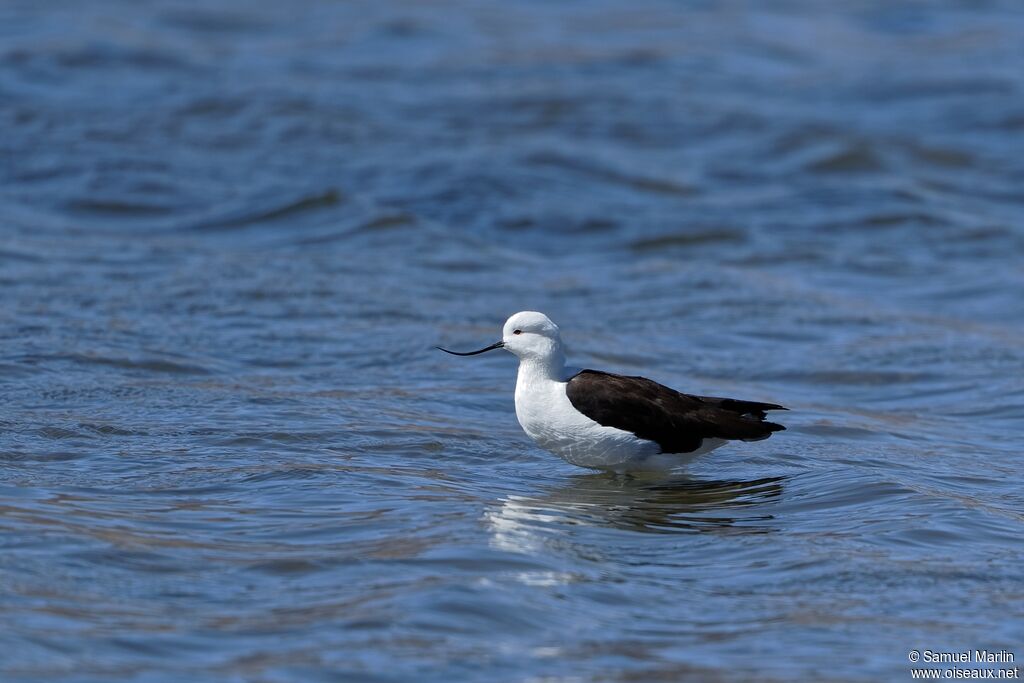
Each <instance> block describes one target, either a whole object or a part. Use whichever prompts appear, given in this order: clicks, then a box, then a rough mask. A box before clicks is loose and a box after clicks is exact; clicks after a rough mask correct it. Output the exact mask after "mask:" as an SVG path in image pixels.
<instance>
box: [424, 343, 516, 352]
mask: <svg viewBox="0 0 1024 683" xmlns="http://www.w3.org/2000/svg"><path fill="white" fill-rule="evenodd" d="M504 345H505V342H503V341H500V342H496V343H494V344H491V345H490V346H485V347H484V348H482V349H480V350H479V351H466V352H465V353H460V352H458V351H449V350H448V349H442V348H441V347H440V346H435V347H434V348H435V349H439V350H441V351H444V352H445V353H450V354H452V355H453V356H475V355H476V354H478V353H485V352H487V351H493V350H494V349H500V348H501V347H503V346H504Z"/></svg>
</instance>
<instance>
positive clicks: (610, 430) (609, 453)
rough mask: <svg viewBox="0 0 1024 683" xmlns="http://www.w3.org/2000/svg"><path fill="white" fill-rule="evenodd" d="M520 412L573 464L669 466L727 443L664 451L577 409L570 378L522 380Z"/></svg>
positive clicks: (522, 420) (540, 439) (528, 428)
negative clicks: (568, 383)
mask: <svg viewBox="0 0 1024 683" xmlns="http://www.w3.org/2000/svg"><path fill="white" fill-rule="evenodd" d="M516 417H517V418H518V419H519V424H520V425H522V427H523V431H525V432H526V433H527V435H528V436H529V437H530V438H532V439H533V440H534V441H535V442H537V445H538V446H540V447H541V448H544V449H546V450H549V451H551V452H552V453H554V454H555V455H557V456H559V457H561V458H563V459H564V460H566V461H567V462H569V463H572V464H573V465H578V466H580V467H590V468H594V469H601V470H613V471H619V472H624V471H641V470H668V469H672V468H673V467H679V466H680V465H683V464H685V463H686V462H687V461H688V460H689V459H691V458H692V457H694V456H697V455H700V454H701V453H706V452H707V451H709V450H711V449H712V448H715V447H717V446H720V445H721V443H715V444H711V443H705V444H704V446H702V447H701V448H700V449H698V450H697V451H694V452H693V453H684V454H662V453H661V448H660V447H659V446H658V444H657V443H655V442H653V441H648V440H647V439H641V438H639V437H637V436H636V435H635V434H633V433H632V432H627V431H624V430H622V429H616V428H615V427H605V426H604V425H601V424H599V423H597V422H595V421H594V420H591V419H590V418H589V417H587V416H586V415H584V414H583V413H581V412H579V411H578V410H576V409H575V408H574V407H573V405H572V403H571V402H570V401H569V397H568V396H566V393H565V382H556V381H550V380H549V381H545V382H538V383H533V382H530V383H524V382H521V381H520V382H517V384H516ZM708 441H711V440H710V439H709V440H708ZM715 441H718V440H717V439H716V440H715ZM722 443H724V442H722Z"/></svg>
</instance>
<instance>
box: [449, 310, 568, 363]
mask: <svg viewBox="0 0 1024 683" xmlns="http://www.w3.org/2000/svg"><path fill="white" fill-rule="evenodd" d="M437 348H439V349H441V347H440V346H438V347H437ZM494 349H505V350H506V351H509V352H511V353H513V354H515V355H516V356H518V357H519V359H520V360H531V361H539V362H542V363H562V362H564V356H563V354H562V337H561V335H560V334H559V332H558V325H556V324H554V323H553V322H551V319H550V318H549V317H547V316H546V315H544V314H543V313H538V312H536V311H520V312H519V313H516V314H515V315H513V316H512V317H510V318H509V319H508V320H506V321H505V327H504V328H502V332H501V341H500V342H496V343H494V344H491V345H490V346H485V347H484V348H482V349H479V350H477V351H466V352H463V353H460V352H458V351H449V350H448V349H441V350H442V351H444V352H445V353H450V354H452V355H455V356H475V355H477V354H478V353H485V352H487V351H493V350H494Z"/></svg>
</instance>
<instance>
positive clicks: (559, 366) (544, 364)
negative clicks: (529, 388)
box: [518, 349, 566, 384]
mask: <svg viewBox="0 0 1024 683" xmlns="http://www.w3.org/2000/svg"><path fill="white" fill-rule="evenodd" d="M545 380H547V381H554V382H564V381H565V380H566V368H565V354H563V353H562V351H561V350H560V349H559V350H557V351H555V352H554V353H551V354H547V355H545V356H543V357H527V358H520V359H519V377H518V381H519V382H522V383H527V384H529V383H533V382H540V381H545Z"/></svg>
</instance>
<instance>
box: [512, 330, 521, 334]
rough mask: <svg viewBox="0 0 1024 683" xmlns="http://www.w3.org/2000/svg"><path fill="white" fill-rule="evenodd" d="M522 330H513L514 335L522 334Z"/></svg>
mask: <svg viewBox="0 0 1024 683" xmlns="http://www.w3.org/2000/svg"><path fill="white" fill-rule="evenodd" d="M522 333H523V331H522V330H512V334H522Z"/></svg>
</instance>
